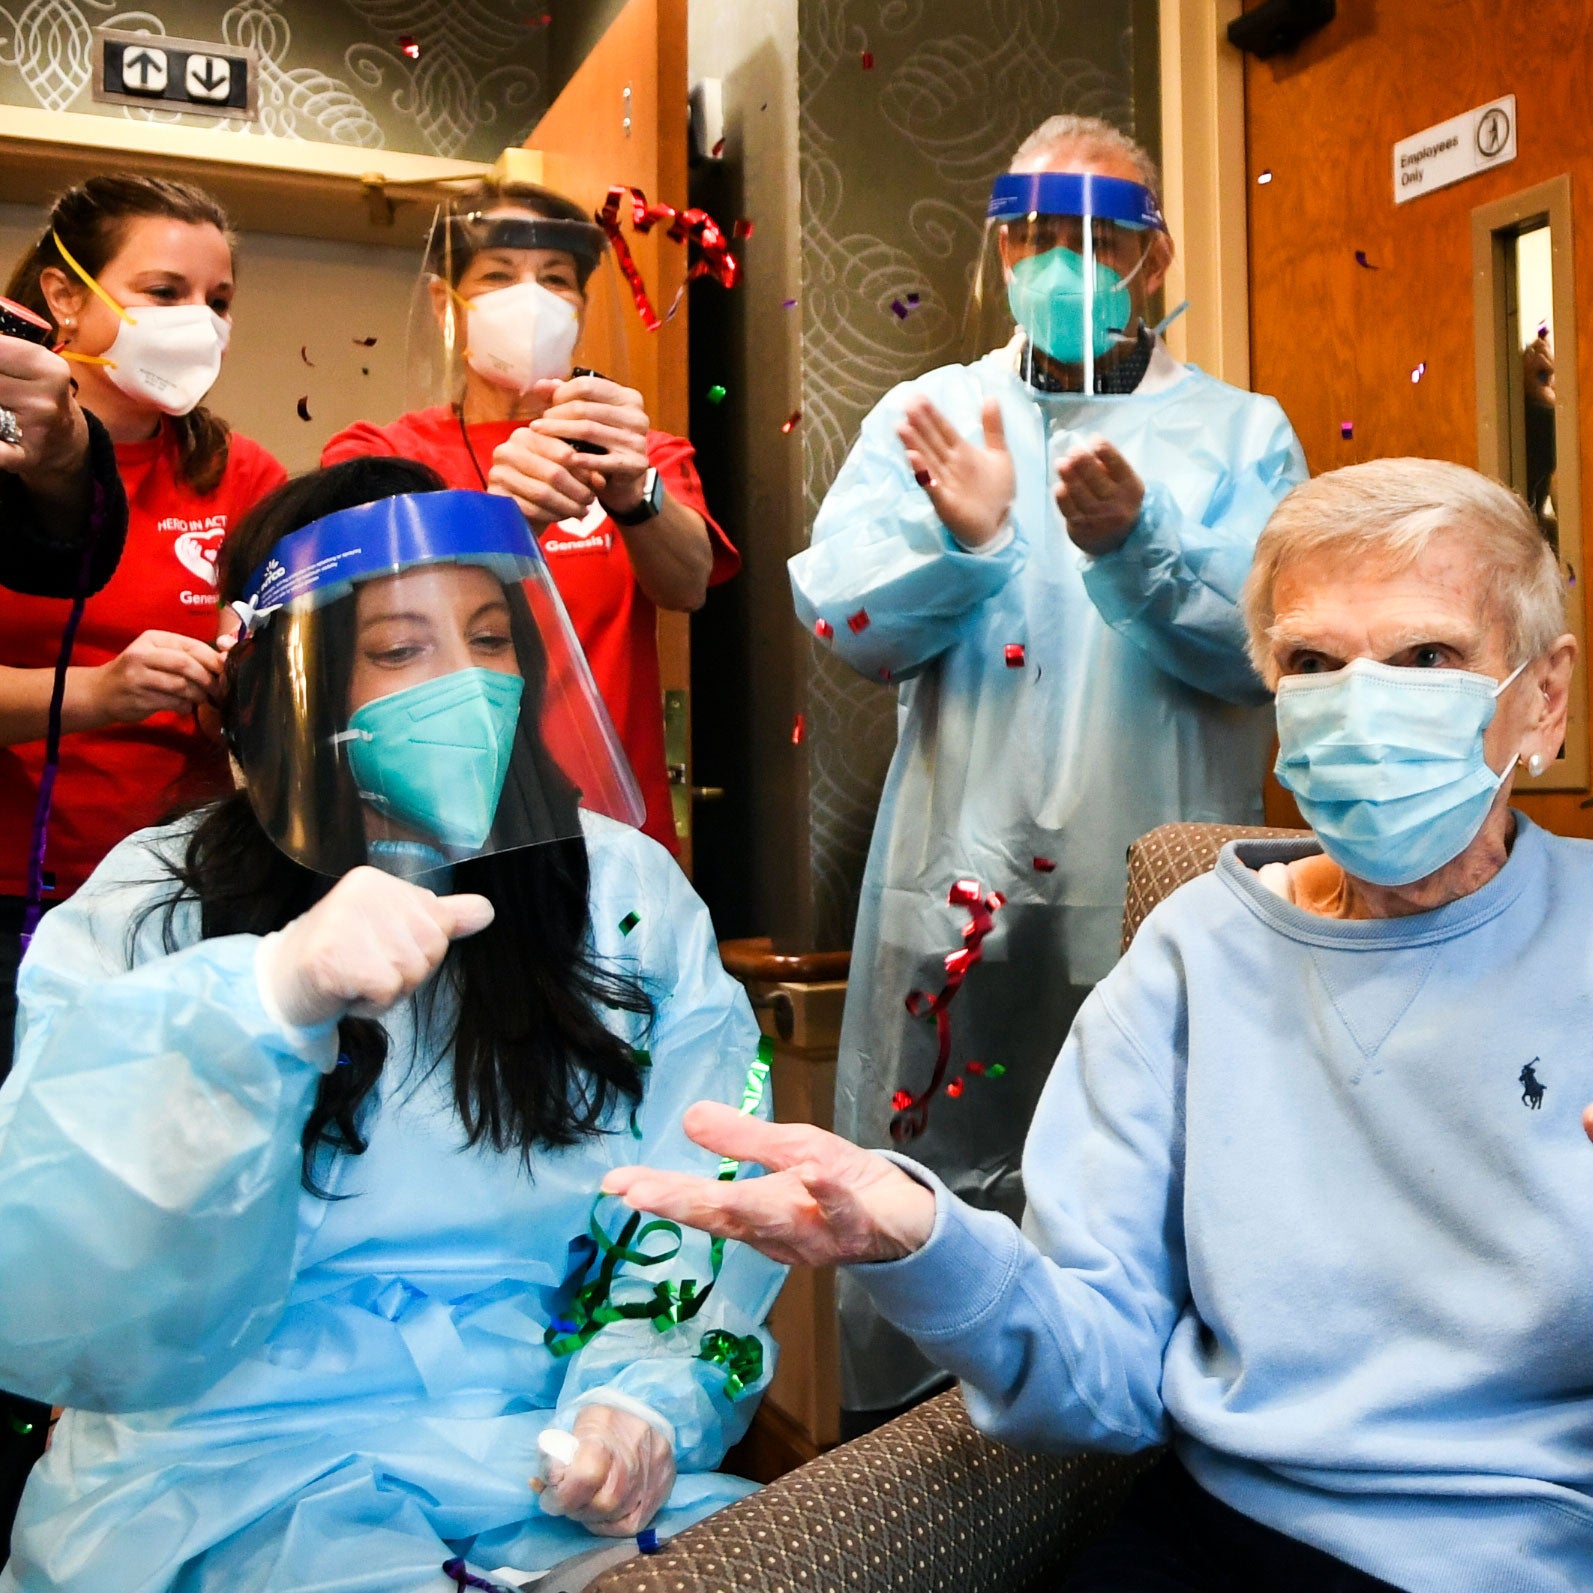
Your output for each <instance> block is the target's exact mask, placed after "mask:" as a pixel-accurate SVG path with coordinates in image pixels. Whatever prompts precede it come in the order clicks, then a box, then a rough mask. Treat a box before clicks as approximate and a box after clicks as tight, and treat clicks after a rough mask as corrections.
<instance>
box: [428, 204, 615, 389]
mask: <svg viewBox="0 0 1593 1593" xmlns="http://www.w3.org/2000/svg"><path fill="white" fill-rule="evenodd" d="M538 192H539V191H535V190H528V189H526V188H524V187H523V186H522V187H517V188H516V189H514V190H509V191H506V192H505V193H504V194H503V195H502V196H501V197H498V198H495V199H491V200H488V201H474V202H471V203H470V204H468V205H467V204H466V203H465V202H464V201H460V200H451V201H449V202H448V203H446V204H443V205H440V206H439V207H438V209H437V214H436V216H435V217H434V218H433V220H432V228H431V234H430V237H429V238H428V240H427V244H426V254H425V259H424V261H423V263H422V269H421V275H420V280H419V282H418V283H417V285H416V290H415V295H414V299H413V301H412V303H411V306H410V317H409V351H408V352H409V395H408V397H409V404H410V407H411V408H413V409H423V408H428V407H430V406H431V405H434V404H444V405H459V404H461V403H463V404H465V406H466V411H467V413H468V415H469V417H470V419H471V420H477V419H495V418H504V417H507V416H509V415H511V414H513V413H515V412H516V411H517V409H519V408H521V407H523V403H524V399H525V396H526V395H527V394H528V393H529V392H530V391H531V389H532V388H533V387H534V386H535V385H536V383H537V382H539V381H546V380H550V379H551V380H556V381H562V380H564V379H565V378H566V377H568V376H570V375H571V374H572V373H573V372H575V371H577V370H586V371H595V372H597V373H598V374H599V375H601V376H607V377H609V378H610V379H611V380H613V381H617V382H621V383H624V382H625V381H626V380H627V375H628V369H629V362H628V359H627V357H626V341H625V321H624V316H625V307H626V304H627V302H628V299H627V296H626V292H625V284H624V282H623V280H622V278H621V277H620V274H619V271H618V270H617V269H616V267H615V265H614V261H613V256H612V254H611V252H610V250H609V246H608V238H607V236H606V235H605V234H604V232H603V229H602V228H601V227H600V226H599V225H598V224H597V222H596V221H593V220H590V219H588V220H584V221H577V220H573V219H565V218H564V217H554V216H549V215H542V214H539V213H538V211H537V209H536V207H537V205H538V204H546V205H549V206H550V207H551V206H552V204H553V203H554V202H555V201H556V200H557V198H558V196H556V195H552V194H549V195H547V196H546V197H545V198H539V197H538Z"/></svg>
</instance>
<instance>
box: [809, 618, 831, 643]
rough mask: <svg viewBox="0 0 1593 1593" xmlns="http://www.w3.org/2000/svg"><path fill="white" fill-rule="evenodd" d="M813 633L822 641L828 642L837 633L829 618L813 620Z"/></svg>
mask: <svg viewBox="0 0 1593 1593" xmlns="http://www.w3.org/2000/svg"><path fill="white" fill-rule="evenodd" d="M813 634H814V635H815V636H817V637H818V639H819V640H820V641H821V642H827V641H829V639H830V638H831V637H832V636H833V635H834V634H835V627H834V626H833V625H832V624H830V622H829V621H828V620H827V619H816V620H814V622H813Z"/></svg>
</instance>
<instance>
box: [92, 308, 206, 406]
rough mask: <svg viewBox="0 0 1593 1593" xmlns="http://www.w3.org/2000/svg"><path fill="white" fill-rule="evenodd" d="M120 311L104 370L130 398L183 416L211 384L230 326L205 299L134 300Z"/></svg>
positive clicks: (106, 355) (107, 350)
mask: <svg viewBox="0 0 1593 1593" xmlns="http://www.w3.org/2000/svg"><path fill="white" fill-rule="evenodd" d="M123 313H124V315H125V316H126V319H125V320H123V322H122V324H121V328H120V330H119V331H118V332H117V334H116V341H115V342H114V343H112V344H111V346H110V347H109V348H108V349H106V351H105V359H106V360H107V361H109V363H108V364H107V366H106V368H105V374H106V375H107V376H108V377H109V378H110V379H111V381H112V382H114V383H115V384H116V386H118V387H119V388H121V390H122V391H123V392H124V393H126V394H127V396H128V397H129V398H136V399H139V400H141V401H142V402H144V403H146V404H152V405H154V407H155V408H156V409H158V410H160V411H162V413H164V414H167V415H186V414H187V413H188V412H189V411H190V410H191V409H193V408H194V406H195V405H197V404H198V402H199V401H200V399H202V398H203V397H204V396H205V394H206V393H208V392H209V391H210V389H211V388H212V387H214V386H215V385H216V378H217V377H218V376H219V375H220V374H221V356H222V355H223V354H225V353H226V352H227V344H228V342H229V341H230V340H231V338H232V327H231V325H230V324H229V323H228V322H226V321H224V320H222V318H221V317H220V316H219V315H217V314H216V312H215V311H214V310H212V309H211V308H210V306H209V305H208V304H153V305H152V304H138V305H134V306H133V308H132V309H130V310H126V311H124V312H123Z"/></svg>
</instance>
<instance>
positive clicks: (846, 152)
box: [798, 0, 1156, 946]
mask: <svg viewBox="0 0 1593 1593" xmlns="http://www.w3.org/2000/svg"><path fill="white" fill-rule="evenodd" d="M799 15H800V22H799V40H798V45H799V69H798V78H799V82H800V101H801V123H800V139H801V174H802V306H803V308H802V362H803V375H802V428H803V433H804V456H803V457H804V469H805V479H804V488H805V494H806V500H807V516H808V523H809V526H810V527H811V525H812V521H813V516H814V515H815V514H816V513H817V511H818V507H819V504H820V502H821V501H822V500H823V497H824V494H825V492H826V491H827V490H828V488H829V485H830V483H831V481H833V480H834V478H835V474H836V472H837V471H838V470H839V468H840V466H841V462H842V460H843V459H844V458H845V457H846V453H847V450H848V449H849V448H850V447H851V444H852V441H853V439H854V438H855V437H856V436H857V431H858V427H859V424H860V423H861V421H862V419H863V417H864V416H865V415H866V414H867V413H868V411H869V410H870V409H871V408H872V407H873V406H874V404H875V403H876V402H877V401H878V400H879V399H880V397H881V396H883V394H884V393H885V392H886V391H887V390H888V389H889V388H891V387H892V386H894V385H895V384H896V383H897V382H899V381H903V380H905V379H907V378H908V377H912V376H916V375H919V374H921V373H922V372H924V371H926V370H930V369H932V368H933V367H935V366H937V365H941V364H945V363H947V362H948V361H951V360H954V359H957V358H958V357H959V355H960V348H959V344H960V339H961V322H962V312H963V306H964V304H965V302H966V298H967V293H968V282H969V276H970V273H971V271H972V269H973V265H974V262H975V260H976V257H977V255H978V251H979V243H980V238H981V234H982V229H983V216H984V205H985V201H986V199H987V198H988V196H989V191H990V182H991V179H992V178H993V177H994V176H995V175H996V173H998V172H999V171H1001V170H1002V169H1003V168H1004V167H1005V165H1006V164H1007V162H1008V160H1009V159H1010V158H1011V155H1012V152H1013V150H1014V149H1015V148H1016V147H1017V145H1018V144H1019V143H1020V142H1021V141H1022V139H1023V137H1024V136H1025V135H1026V134H1027V133H1028V132H1029V131H1030V130H1031V129H1032V128H1034V127H1035V126H1036V125H1038V124H1039V123H1040V122H1041V121H1043V120H1044V119H1045V118H1046V117H1047V116H1051V115H1055V114H1057V113H1058V112H1062V111H1075V112H1083V113H1087V114H1093V115H1099V116H1104V117H1107V118H1108V119H1110V120H1112V121H1114V122H1116V123H1118V125H1119V126H1121V127H1123V128H1124V129H1125V130H1127V131H1129V132H1135V131H1136V117H1135V100H1136V93H1135V90H1136V85H1138V86H1139V87H1140V89H1141V91H1142V93H1143V91H1144V89H1145V87H1146V85H1147V81H1148V79H1147V72H1148V64H1149V63H1153V62H1154V60H1155V52H1156V38H1155V23H1154V17H1155V12H1154V8H1152V7H1147V6H1145V5H1143V4H1140V3H1137V0H883V3H882V0H802V4H801V6H800V8H799ZM1147 22H1148V26H1147ZM865 51H866V52H868V53H869V56H871V58H872V62H873V64H872V67H868V66H866V65H865V54H864V52H865ZM1153 96H1154V88H1153V87H1152V88H1151V95H1150V97H1151V107H1152V117H1151V125H1150V126H1149V127H1147V126H1145V125H1144V122H1145V120H1146V119H1145V118H1144V117H1143V116H1142V117H1141V119H1140V121H1141V125H1140V127H1139V128H1138V132H1139V135H1140V136H1141V137H1143V138H1145V139H1147V141H1149V142H1150V143H1151V144H1152V146H1153V152H1154V143H1155V140H1156V128H1155V125H1154V98H1153ZM908 293H917V294H918V295H919V300H920V302H919V304H918V307H917V308H916V309H913V310H912V311H911V312H910V313H909V314H908V315H907V317H906V318H905V319H900V318H898V317H897V316H896V314H895V313H894V312H893V311H892V309H891V301H892V300H893V299H894V300H904V298H905V295H906V294H908ZM895 712H896V695H895V693H894V692H893V691H891V690H890V689H889V688H887V687H884V686H881V685H878V684H875V683H872V682H869V681H865V680H863V679H861V678H860V677H858V676H857V675H856V674H854V673H853V672H852V671H851V670H848V669H846V668H844V667H843V666H841V665H840V664H838V663H837V662H836V661H835V659H834V658H833V657H832V656H831V655H830V654H829V653H828V652H827V651H826V650H824V649H823V648H820V647H817V646H816V647H815V648H814V658H813V665H812V671H811V674H810V679H809V688H808V706H807V718H808V741H809V748H810V753H809V756H810V764H809V767H810V789H809V794H808V795H809V810H810V837H811V842H810V844H811V849H812V857H811V868H812V889H813V893H814V909H815V915H814V916H815V926H816V928H817V931H818V939H819V941H820V943H821V944H823V945H830V946H844V945H847V944H848V943H849V942H850V940H851V933H852V924H853V921H854V919H855V918H856V914H857V902H858V893H859V887H860V885H861V881H862V874H863V862H864V858H865V856H866V854H867V850H868V840H869V835H870V833H871V831H872V829H873V824H874V812H875V808H876V806H877V804H878V800H879V791H880V786H881V784H882V782H883V780H884V776H885V769H886V766H887V765H888V763H889V761H890V753H891V749H892V748H893V746H894V744H895V740H896V729H895Z"/></svg>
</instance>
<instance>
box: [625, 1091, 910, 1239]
mask: <svg viewBox="0 0 1593 1593" xmlns="http://www.w3.org/2000/svg"><path fill="white" fill-rule="evenodd" d="M685 1128H686V1133H687V1134H688V1135H689V1136H690V1137H691V1138H692V1139H693V1140H695V1141H696V1142H697V1144H699V1145H701V1146H702V1147H703V1148H704V1149H705V1150H710V1151H713V1152H715V1153H716V1154H718V1155H720V1156H730V1157H734V1158H735V1159H736V1160H737V1161H743V1162H757V1163H758V1164H759V1165H761V1166H763V1167H766V1168H767V1169H768V1172H767V1174H766V1175H765V1176H764V1177H762V1178H739V1179H736V1180H734V1181H729V1180H720V1179H717V1178H699V1177H695V1176H693V1175H692V1174H689V1173H676V1172H667V1171H664V1170H663V1169H661V1168H656V1167H619V1168H616V1169H615V1170H614V1171H613V1172H611V1173H609V1174H608V1176H607V1177H606V1178H605V1179H604V1180H603V1193H604V1194H606V1195H618V1196H619V1197H620V1198H621V1199H622V1200H623V1201H624V1202H625V1204H626V1205H627V1206H630V1207H632V1208H633V1209H634V1210H637V1211H649V1212H655V1213H656V1214H657V1215H658V1216H660V1217H667V1218H669V1219H670V1220H671V1221H672V1222H678V1223H681V1224H683V1225H684V1226H686V1227H689V1228H699V1229H701V1230H702V1231H703V1232H705V1233H711V1234H717V1235H719V1236H720V1237H721V1238H724V1239H739V1240H741V1241H742V1242H743V1243H745V1244H749V1245H751V1246H752V1248H753V1249H754V1250H759V1251H762V1253H763V1254H764V1255H766V1256H768V1257H770V1258H771V1259H772V1260H775V1261H781V1262H785V1263H787V1264H805V1265H808V1266H815V1267H822V1266H834V1265H846V1264H847V1263H849V1262H856V1261H899V1260H900V1259H901V1258H902V1257H903V1256H908V1255H911V1254H912V1253H913V1252H914V1251H915V1250H918V1249H921V1248H922V1247H923V1246H924V1245H925V1244H926V1243H927V1242H928V1240H929V1234H930V1230H931V1229H932V1228H933V1227H934V1223H935V1197H934V1195H933V1194H932V1193H931V1192H930V1191H929V1190H928V1189H926V1188H925V1187H924V1186H923V1185H922V1184H920V1183H918V1182H917V1181H916V1180H915V1179H912V1178H909V1177H908V1176H907V1174H906V1173H904V1172H903V1171H902V1170H901V1168H899V1167H897V1166H896V1165H895V1164H894V1163H892V1162H888V1161H886V1160H885V1158H884V1157H883V1156H877V1155H875V1154H874V1152H873V1151H866V1150H859V1149H858V1147H857V1146H856V1145H853V1144H851V1143H850V1142H849V1141H847V1140H844V1139H841V1138H840V1137H839V1136H837V1135H835V1134H827V1133H825V1131H824V1130H823V1129H821V1128H814V1127H812V1126H811V1125H810V1124H807V1123H765V1122H761V1121H760V1120H759V1119H757V1118H755V1117H744V1116H742V1114H741V1113H740V1112H738V1111H736V1110H735V1109H734V1108H733V1107H730V1106H726V1105H724V1104H723V1103H721V1102H718V1101H699V1102H697V1104H696V1105H695V1106H693V1107H690V1108H688V1110H687V1112H686V1116H685Z"/></svg>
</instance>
